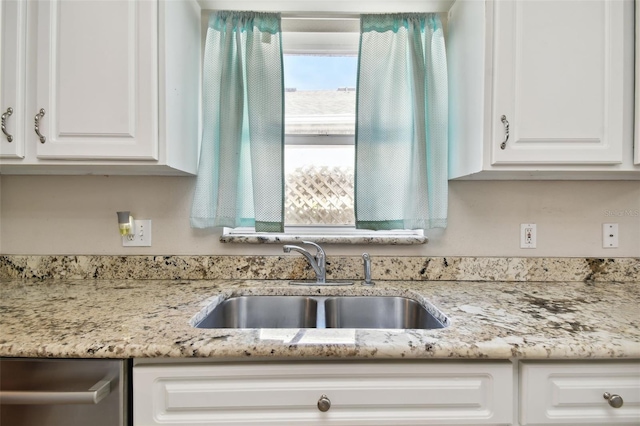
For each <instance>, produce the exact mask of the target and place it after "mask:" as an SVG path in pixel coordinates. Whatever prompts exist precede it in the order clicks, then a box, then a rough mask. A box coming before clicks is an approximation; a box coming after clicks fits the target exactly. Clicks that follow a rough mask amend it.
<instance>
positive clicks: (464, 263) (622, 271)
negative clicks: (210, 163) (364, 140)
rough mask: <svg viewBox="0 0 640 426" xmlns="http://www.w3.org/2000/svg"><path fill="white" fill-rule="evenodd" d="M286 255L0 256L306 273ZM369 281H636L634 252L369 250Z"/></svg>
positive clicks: (111, 274) (167, 274)
mask: <svg viewBox="0 0 640 426" xmlns="http://www.w3.org/2000/svg"><path fill="white" fill-rule="evenodd" d="M313 277H314V274H313V271H312V270H311V268H310V267H309V266H308V264H307V262H306V260H305V259H303V258H301V257H291V256H107V255H98V256H91V255H82V256H50V255H45V256H35V255H34V256H17V255H4V256H0V279H5V280H6V279H16V278H18V279H19V278H36V279H176V280H180V279H266V280H283V279H284V280H288V279H295V280H299V279H312V278H313ZM372 278H373V279H374V280H391V281H393V280H418V281H419V280H438V281H448V280H451V281H550V282H555V281H584V282H591V281H608V282H640V258H615V259H602V258H540V257H538V258H533V257H528V258H527V257H408V256H407V257H392V256H372ZM327 279H331V280H336V279H354V280H361V279H363V266H362V258H361V257H359V256H340V257H337V256H336V257H331V256H329V257H328V258H327Z"/></svg>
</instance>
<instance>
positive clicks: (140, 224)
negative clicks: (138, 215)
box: [122, 219, 151, 247]
mask: <svg viewBox="0 0 640 426" xmlns="http://www.w3.org/2000/svg"><path fill="white" fill-rule="evenodd" d="M133 223H134V224H135V228H136V230H135V234H133V235H125V236H124V237H122V247H151V220H150V219H148V220H146V219H145V220H138V219H134V221H133Z"/></svg>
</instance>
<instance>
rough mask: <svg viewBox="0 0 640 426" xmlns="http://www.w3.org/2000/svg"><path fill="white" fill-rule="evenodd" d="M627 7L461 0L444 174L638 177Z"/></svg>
mask: <svg viewBox="0 0 640 426" xmlns="http://www.w3.org/2000/svg"><path fill="white" fill-rule="evenodd" d="M632 7H633V3H632V1H630V0H621V1H608V0H578V1H576V0H553V1H533V0H522V1H513V0H505V1H486V2H467V1H460V0H459V1H457V2H456V3H455V4H454V6H453V7H452V9H451V11H450V14H449V23H448V27H449V33H448V36H449V38H448V55H449V59H450V63H449V73H450V85H451V92H450V95H451V104H450V105H451V109H450V112H451V113H450V120H451V132H450V146H451V150H450V156H451V158H450V177H451V178H458V177H466V178H480V179H483V178H489V179H492V178H496V179H501V178H505V179H512V178H526V179H531V178H533V179H536V178H542V179H545V178H548V179H552V178H553V179H556V178H560V179H583V178H584V179H598V178H605V179H607V178H614V179H615V178H621V179H640V173H639V172H640V168H638V167H636V166H634V162H633V112H632V111H633V97H632V92H633V91H632V89H631V88H632V87H633V19H632V18H633V15H632V13H631V11H632ZM594 172H595V173H594Z"/></svg>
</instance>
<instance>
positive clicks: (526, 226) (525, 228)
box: [520, 223, 537, 249]
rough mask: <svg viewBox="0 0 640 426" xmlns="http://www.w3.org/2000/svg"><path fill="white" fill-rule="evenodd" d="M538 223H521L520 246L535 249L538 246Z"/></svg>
mask: <svg viewBox="0 0 640 426" xmlns="http://www.w3.org/2000/svg"><path fill="white" fill-rule="evenodd" d="M536 242H537V238H536V224H535V223H521V224H520V248H523V249H534V248H536Z"/></svg>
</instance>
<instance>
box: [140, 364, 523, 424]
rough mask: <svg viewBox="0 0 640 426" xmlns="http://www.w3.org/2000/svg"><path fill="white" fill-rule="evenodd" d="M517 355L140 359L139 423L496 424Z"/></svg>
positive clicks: (508, 401) (505, 413) (507, 419)
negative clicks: (488, 358) (390, 359)
mask: <svg viewBox="0 0 640 426" xmlns="http://www.w3.org/2000/svg"><path fill="white" fill-rule="evenodd" d="M512 372H513V370H512V365H511V364H510V363H509V362H481V363H445V362H424V363H416V362H405V363H357V364H353V363H351V364H350V363H318V364H313V363H287V364H284V363H282V364H281V363H251V364H249V363H245V364H240V363H238V364H219V365H211V364H206V365H204V364H192V365H184V364H183V365H171V364H169V365H138V366H136V367H134V370H133V389H134V391H133V393H134V397H133V402H134V426H148V425H182V426H191V425H200V426H202V425H205V424H206V425H235V426H240V425H258V424H260V425H300V424H309V425H324V424H326V425H369V426H372V425H419V424H420V425H426V424H428V425H435V424H438V425H458V424H459V425H471V424H473V425H498V424H511V422H512V419H513V382H512Z"/></svg>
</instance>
